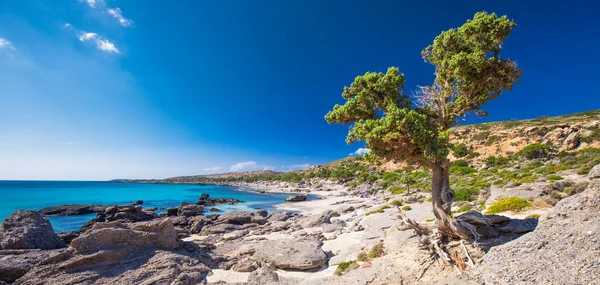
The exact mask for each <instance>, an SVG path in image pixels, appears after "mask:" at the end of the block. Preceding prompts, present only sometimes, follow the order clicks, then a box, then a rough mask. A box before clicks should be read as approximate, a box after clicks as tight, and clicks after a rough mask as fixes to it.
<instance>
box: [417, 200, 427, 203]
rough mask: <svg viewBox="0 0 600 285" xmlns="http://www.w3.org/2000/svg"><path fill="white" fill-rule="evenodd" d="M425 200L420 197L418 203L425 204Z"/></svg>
mask: <svg viewBox="0 0 600 285" xmlns="http://www.w3.org/2000/svg"><path fill="white" fill-rule="evenodd" d="M424 202H425V199H419V200H417V203H419V204H423V203H424Z"/></svg>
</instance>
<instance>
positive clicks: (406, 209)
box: [402, 205, 412, 211]
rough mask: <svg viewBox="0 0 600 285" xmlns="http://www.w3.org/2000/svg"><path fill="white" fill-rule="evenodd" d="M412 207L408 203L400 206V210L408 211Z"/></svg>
mask: <svg viewBox="0 0 600 285" xmlns="http://www.w3.org/2000/svg"><path fill="white" fill-rule="evenodd" d="M410 210H412V208H411V207H410V206H409V205H406V206H404V207H402V211H410Z"/></svg>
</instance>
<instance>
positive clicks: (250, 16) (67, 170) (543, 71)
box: [0, 0, 600, 180]
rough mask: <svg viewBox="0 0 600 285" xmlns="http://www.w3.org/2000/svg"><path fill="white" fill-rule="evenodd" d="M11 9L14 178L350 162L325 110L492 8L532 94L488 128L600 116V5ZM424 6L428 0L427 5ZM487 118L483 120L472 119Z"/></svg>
mask: <svg viewBox="0 0 600 285" xmlns="http://www.w3.org/2000/svg"><path fill="white" fill-rule="evenodd" d="M410 2H412V3H411V4H406V3H404V2H402V1H347V0H345V1H341V0H340V1H320V0H302V1H300V0H297V1H296V0H294V1H279V0H265V1H242V0H239V1H201V0H196V1H191V0H190V1H183V0H181V1H125V0H95V1H92V0H81V1H78V0H56V1H41V0H37V1H36V0H31V1H23V0H3V1H1V2H0V108H1V111H0V157H2V159H1V160H0V179H67V180H78V179H83V180H88V179H91V180H104V179H112V178H161V177H169V176H176V175H188V174H202V173H213V172H224V171H230V170H254V169H265V168H268V169H275V170H280V171H287V170H291V169H297V168H303V167H306V166H309V165H316V164H323V163H326V162H328V161H331V160H335V159H339V158H343V157H345V156H348V154H349V153H352V152H354V151H356V150H357V149H358V148H360V147H362V145H350V146H348V145H346V143H345V142H344V138H345V135H346V131H347V127H346V126H341V125H333V126H330V125H328V124H327V123H326V122H325V120H324V119H323V116H324V115H325V113H327V111H328V110H330V109H331V108H332V106H333V105H334V104H336V103H342V102H343V101H342V98H341V91H342V88H343V86H344V85H349V84H350V83H351V82H352V81H353V79H354V77H355V76H356V75H359V74H363V73H365V72H367V71H385V70H386V69H387V67H389V66H398V67H399V68H400V70H401V71H402V72H403V73H404V74H405V76H406V80H407V84H406V87H407V89H408V90H409V91H412V90H414V89H415V87H416V86H417V85H426V84H429V83H430V82H431V80H432V79H433V67H432V66H430V65H429V64H427V63H424V62H423V60H422V59H421V57H420V51H421V50H422V49H423V48H424V47H426V46H427V45H428V44H430V43H431V42H432V41H433V38H434V37H435V36H436V35H438V34H439V33H440V32H442V31H443V30H447V29H449V28H452V27H457V26H460V25H461V24H462V23H464V22H465V21H466V20H467V19H468V18H470V17H472V16H473V14H474V13H475V12H477V11H481V10H486V11H488V12H496V13H498V14H506V15H508V16H509V17H510V18H512V19H514V20H515V21H516V23H517V24H518V27H517V28H516V29H515V30H514V31H513V34H512V35H511V36H510V38H509V39H508V40H507V41H506V42H505V48H504V50H503V54H504V56H507V57H510V58H512V59H513V60H515V61H517V62H518V64H519V66H520V67H521V68H522V69H523V71H524V74H523V77H522V79H521V84H520V85H518V86H516V87H515V88H514V90H513V91H512V92H509V93H505V94H503V95H501V97H500V98H499V99H497V100H495V101H494V102H491V103H489V104H488V105H487V106H486V107H487V110H489V111H490V116H488V117H486V118H485V119H483V120H484V121H498V120H508V119H513V118H514V119H524V118H535V117H539V116H552V115H561V114H567V113H572V112H577V111H586V110H591V109H598V108H599V107H600V99H599V98H600V97H599V96H598V91H597V89H598V88H597V87H596V86H595V85H596V84H595V83H596V82H598V76H599V72H598V66H600V59H599V57H597V56H596V55H595V51H596V50H597V47H598V46H599V45H600V39H599V37H598V31H597V29H598V27H600V17H597V15H595V12H597V11H598V8H599V7H598V4H595V3H594V2H593V1H546V2H545V3H544V5H539V4H538V3H539V2H538V1H410ZM417 2H419V3H417ZM479 121H482V120H481V119H475V118H469V120H468V121H467V123H473V122H479Z"/></svg>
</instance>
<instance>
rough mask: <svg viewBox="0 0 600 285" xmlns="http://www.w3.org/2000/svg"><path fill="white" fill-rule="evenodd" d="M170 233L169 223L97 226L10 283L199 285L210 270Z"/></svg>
mask: <svg viewBox="0 0 600 285" xmlns="http://www.w3.org/2000/svg"><path fill="white" fill-rule="evenodd" d="M175 235H176V233H175V229H174V228H173V225H172V224H171V223H170V220H169V219H161V220H154V221H150V222H139V223H127V224H124V223H121V222H119V221H116V222H109V223H98V224H95V225H94V226H93V228H91V229H90V230H89V231H87V232H86V233H84V234H83V235H81V236H80V237H79V238H76V239H74V240H73V242H71V247H69V248H68V249H67V250H66V251H65V252H63V253H62V254H59V255H57V256H56V257H54V258H49V259H46V260H44V261H43V264H40V265H38V266H36V267H34V268H33V269H32V270H31V271H29V272H28V273H27V274H25V275H24V276H23V277H21V278H19V279H18V280H16V281H15V283H14V284H15V285H17V284H18V285H21V284H28V285H42V284H59V285H60V284H201V283H202V282H205V278H206V275H207V274H208V272H209V271H210V269H209V268H207V267H206V266H205V265H204V264H203V263H202V262H201V260H202V259H201V258H202V256H203V255H202V252H201V250H200V249H199V248H197V246H195V245H194V244H193V243H182V242H178V241H177V240H176V236H175ZM182 244H185V245H186V246H184V247H183V248H182V247H180V245H182Z"/></svg>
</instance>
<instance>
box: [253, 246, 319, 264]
mask: <svg viewBox="0 0 600 285" xmlns="http://www.w3.org/2000/svg"><path fill="white" fill-rule="evenodd" d="M252 259H254V260H256V261H260V262H266V263H268V264H270V265H271V266H274V267H276V268H279V269H297V270H309V269H314V268H319V267H321V266H323V265H325V263H327V254H325V252H324V251H323V250H322V249H321V243H320V242H319V241H316V240H313V239H284V240H267V241H264V242H262V243H261V244H260V245H259V246H258V247H257V248H256V251H255V252H254V254H253V255H252Z"/></svg>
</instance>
